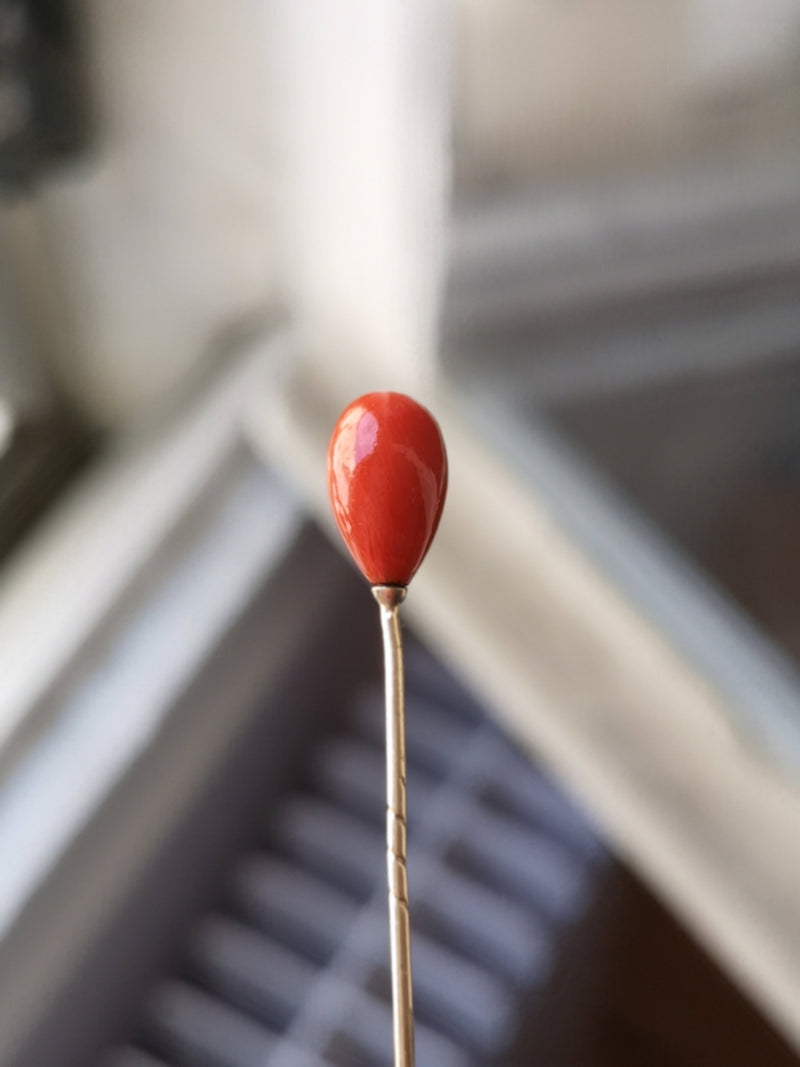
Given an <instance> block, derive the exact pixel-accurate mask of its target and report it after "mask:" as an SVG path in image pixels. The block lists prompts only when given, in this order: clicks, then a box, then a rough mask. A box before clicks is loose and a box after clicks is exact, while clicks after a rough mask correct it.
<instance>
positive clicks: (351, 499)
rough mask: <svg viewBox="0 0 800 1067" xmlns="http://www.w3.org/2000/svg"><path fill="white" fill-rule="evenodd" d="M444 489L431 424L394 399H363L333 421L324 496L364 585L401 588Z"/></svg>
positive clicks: (442, 462) (440, 451)
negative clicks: (327, 498) (363, 580)
mask: <svg viewBox="0 0 800 1067" xmlns="http://www.w3.org/2000/svg"><path fill="white" fill-rule="evenodd" d="M446 490H447V453H446V452H445V447H444V441H443V440H442V434H441V431H440V429H439V425H438V423H437V422H436V420H435V419H434V418H433V416H432V415H431V414H430V412H429V411H427V410H426V409H425V408H424V407H422V405H421V404H418V403H417V402H416V401H415V400H412V399H411V397H409V396H404V395H403V394H402V393H368V394H367V395H366V396H362V397H360V398H359V399H358V400H354V401H353V403H352V404H350V405H349V406H348V407H346V408H345V410H344V411H343V412H342V414H341V415H340V416H339V420H338V421H337V423H336V426H335V427H334V430H333V434H332V435H331V440H330V444H329V445H328V493H329V495H330V500H331V507H332V508H333V514H334V517H335V519H336V523H337V525H338V527H339V530H340V532H341V534H342V537H343V538H344V540H345V543H346V544H347V547H348V548H349V549H350V553H351V555H352V556H353V559H354V560H355V561H356V563H357V564H358V566H359V568H360V569H361V571H362V573H363V574H364V576H365V577H366V578H367V580H368V581H369V582H370V583H371V584H372V585H408V583H409V582H410V581H411V579H412V578H413V576H414V574H415V573H416V571H417V569H418V567H419V565H420V564H421V563H422V561H423V559H424V558H425V554H426V553H427V551H428V548H429V547H430V543H431V541H432V540H433V536H434V534H435V533H436V528H437V526H438V525H439V519H440V517H441V514H442V507H443V505H444V497H445V492H446Z"/></svg>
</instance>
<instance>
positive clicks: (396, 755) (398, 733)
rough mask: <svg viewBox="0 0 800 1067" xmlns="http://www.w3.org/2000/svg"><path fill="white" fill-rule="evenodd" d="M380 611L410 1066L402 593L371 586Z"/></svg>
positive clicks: (402, 1044)
mask: <svg viewBox="0 0 800 1067" xmlns="http://www.w3.org/2000/svg"><path fill="white" fill-rule="evenodd" d="M372 594H373V596H374V597H375V599H376V600H377V601H378V604H379V605H380V609H381V633H382V634H383V658H384V676H385V687H386V866H387V872H388V876H389V941H390V947H391V967H392V1008H393V1024H394V1062H395V1067H414V1007H413V1003H412V996H411V930H410V926H409V911H408V875H407V873H406V721H405V695H404V685H403V645H402V640H401V636H400V619H399V615H398V608H399V607H400V604H402V602H403V600H404V599H405V595H406V590H405V588H403V587H402V586H396V585H376V586H373V589H372Z"/></svg>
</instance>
